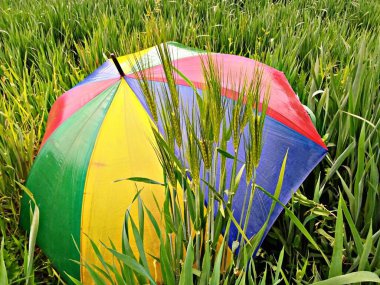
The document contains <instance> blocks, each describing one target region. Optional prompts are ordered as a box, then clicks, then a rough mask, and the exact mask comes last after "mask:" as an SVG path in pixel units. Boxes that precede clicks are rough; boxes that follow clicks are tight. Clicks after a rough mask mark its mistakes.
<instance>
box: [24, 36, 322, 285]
mask: <svg viewBox="0 0 380 285" xmlns="http://www.w3.org/2000/svg"><path fill="white" fill-rule="evenodd" d="M167 47H168V50H169V52H170V54H171V57H172V60H173V64H174V65H175V66H176V68H177V69H178V70H180V71H181V73H182V74H184V75H185V76H186V77H187V78H188V79H189V80H190V81H191V82H192V84H193V85H194V86H195V87H196V88H198V89H199V90H198V92H199V93H200V94H201V93H202V88H203V86H204V83H205V82H204V80H205V79H204V77H203V72H202V62H204V60H206V59H207V58H210V57H211V58H212V60H213V61H214V62H215V63H216V66H218V68H220V70H221V79H222V82H226V83H225V84H224V85H223V86H222V87H223V88H222V90H223V94H222V96H226V97H228V98H231V99H232V100H233V99H236V97H237V90H236V89H235V86H236V84H234V79H236V80H239V79H238V78H239V77H240V76H241V75H242V74H245V76H246V78H247V79H248V80H250V79H252V76H253V75H254V74H255V69H257V65H258V64H259V65H260V67H261V68H262V70H263V74H262V85H263V86H264V88H265V87H266V86H268V85H270V102H269V106H268V111H267V117H266V119H265V125H264V133H263V137H264V145H263V150H262V156H261V161H260V165H259V167H258V169H257V184H259V185H261V186H262V187H263V188H265V189H266V190H267V191H269V192H271V193H274V190H275V187H276V183H277V179H278V176H279V172H280V168H281V163H282V161H283V158H284V155H285V153H286V152H287V151H288V160H287V165H286V172H285V178H284V183H283V187H282V192H281V194H280V197H279V199H280V200H281V201H282V202H283V203H287V202H288V201H289V199H290V198H291V195H292V193H293V192H294V191H295V190H297V188H298V187H299V186H300V185H301V183H302V182H303V181H304V179H305V178H306V177H307V175H308V174H309V173H310V172H311V171H312V169H313V168H314V167H315V166H316V165H317V164H318V163H319V161H320V160H321V159H322V158H323V157H324V155H325V154H326V151H327V149H326V146H325V145H324V143H323V141H322V140H321V138H320V136H319V135H318V133H317V131H316V129H315V128H314V126H313V124H312V122H311V120H310V118H309V116H308V114H307V112H306V111H305V110H304V108H303V106H302V104H301V103H300V102H299V100H298V98H297V96H296V94H295V93H294V92H293V90H292V88H291V87H290V85H289V83H288V81H287V80H286V78H285V76H284V74H283V73H282V72H280V71H278V70H275V69H273V68H271V67H269V66H266V65H264V64H261V63H258V62H256V61H254V60H251V59H248V58H244V57H239V56H234V55H227V54H216V53H215V54H211V55H210V54H206V53H205V52H203V51H200V50H194V49H190V48H187V47H185V46H182V45H179V44H177V43H173V42H170V43H167ZM136 60H138V61H139V64H138V65H139V67H140V68H141V67H142V68H143V69H145V70H146V71H147V72H146V74H147V77H148V80H149V82H150V84H151V86H152V87H153V88H154V90H156V95H157V97H160V96H161V95H162V94H160V89H161V86H162V85H165V84H166V83H165V82H166V78H165V76H164V72H163V66H162V65H161V61H160V57H159V55H158V53H157V50H156V48H155V47H152V48H149V49H147V50H144V51H141V52H138V53H136V54H133V55H127V56H122V57H119V58H118V61H119V62H120V66H121V68H122V70H123V72H124V74H125V76H120V73H119V71H118V69H117V67H116V66H115V64H114V62H113V61H112V60H108V61H106V62H105V63H104V64H103V65H102V66H100V67H99V68H98V69H97V70H95V72H93V73H92V74H91V75H89V76H88V77H87V78H85V79H84V80H83V81H82V82H80V83H79V84H78V85H76V86H75V87H74V88H72V89H71V90H69V91H67V92H66V93H64V94H63V95H62V96H61V97H59V98H58V99H57V101H56V102H55V104H54V105H53V107H52V109H51V111H50V114H49V118H48V122H47V128H46V132H45V136H44V138H43V141H42V145H41V148H40V151H39V153H38V155H37V157H36V159H35V162H34V165H33V167H32V169H31V171H30V174H29V178H28V180H27V187H28V188H29V189H30V190H31V192H32V193H33V195H34V199H35V201H36V203H37V205H38V207H39V209H40V226H39V233H38V237H37V244H38V245H39V246H40V248H41V249H43V251H44V252H45V253H46V255H47V256H48V257H49V258H50V259H51V260H52V262H53V264H54V265H55V267H56V268H57V270H58V271H59V272H61V273H63V272H66V273H68V274H69V275H71V276H73V277H76V278H81V279H82V281H83V282H86V281H89V280H90V276H89V275H88V273H87V272H86V271H85V270H84V269H83V268H81V267H80V266H79V265H78V264H77V263H75V262H73V261H72V260H82V261H85V262H88V263H90V264H99V261H98V260H97V257H96V255H95V253H94V251H93V250H92V247H91V243H90V240H89V238H88V237H90V238H91V239H92V240H94V241H95V242H97V243H98V242H99V241H102V242H105V243H106V244H109V242H108V241H109V239H111V240H112V241H113V243H114V244H115V245H116V246H117V247H118V249H120V248H121V243H122V242H121V238H122V230H123V221H124V217H125V212H126V210H127V208H128V207H130V205H131V203H132V200H133V198H134V196H135V194H136V191H135V185H134V183H132V182H126V183H114V181H115V180H118V179H120V178H125V177H147V178H150V179H153V180H156V181H162V167H161V165H160V162H159V160H158V158H157V156H156V153H155V150H154V148H153V147H152V141H154V138H153V132H152V129H151V121H152V119H151V117H152V116H151V114H150V111H149V108H148V106H147V104H146V102H145V100H144V95H143V92H142V90H141V87H140V84H139V79H138V76H137V75H136V74H135V73H134V71H136V66H135V65H136V62H135V61H136ZM227 79H228V80H227ZM227 82H228V83H227ZM175 83H176V84H177V87H178V90H179V94H180V95H181V99H180V100H181V102H182V105H186V107H187V108H190V109H191V107H192V104H193V102H194V100H193V98H194V89H193V87H191V86H189V83H188V81H187V80H184V79H183V77H180V76H177V77H175ZM235 83H236V82H235ZM156 87H157V88H156ZM227 151H229V152H231V153H232V152H233V145H232V142H229V144H228V145H227ZM239 155H240V156H241V157H239V160H240V161H245V157H244V151H243V150H242V151H239ZM230 170H231V165H227V171H230ZM244 175H245V174H243V177H242V179H244ZM242 188H244V189H240V188H239V189H238V190H237V192H236V195H235V198H234V202H233V205H234V206H233V212H234V215H235V216H236V218H237V220H239V217H240V215H241V212H242V210H243V209H242V207H241V205H242V204H243V199H244V193H245V186H244V187H242ZM153 194H154V195H155V197H156V198H157V201H158V204H161V205H162V204H163V201H164V198H165V197H164V196H165V195H164V189H163V188H162V186H160V185H148V186H147V185H144V190H143V191H142V192H141V194H140V195H141V198H142V200H143V202H144V203H145V204H146V205H155V202H154V200H153ZM205 202H206V203H207V201H205ZM271 204H272V200H271V199H270V198H268V197H267V196H266V195H265V194H263V193H261V192H257V194H255V197H254V201H253V211H251V216H250V219H249V224H248V228H247V236H248V237H251V236H253V235H254V234H255V233H257V232H258V230H259V229H260V228H261V226H262V225H263V224H264V222H265V221H266V218H267V215H268V213H269V209H270V206H271ZM239 205H240V206H239ZM130 210H131V215H132V217H133V216H134V217H135V218H137V215H138V214H137V208H136V207H134V206H132V207H131V208H130ZM150 210H151V211H152V213H153V215H154V216H155V218H156V219H157V220H160V218H159V217H160V213H159V211H158V209H156V207H155V206H152V207H151V209H150ZM281 210H282V208H281V206H279V205H277V206H276V208H275V210H274V212H273V213H272V215H271V218H270V220H269V225H268V229H269V228H270V227H271V225H272V224H273V223H274V221H275V219H276V218H277V217H278V215H279V214H280V212H281ZM29 222H30V217H29V198H28V197H27V196H25V197H23V199H22V214H21V224H22V226H23V227H24V228H26V229H28V228H29ZM236 236H237V230H236V228H235V227H234V226H232V227H231V232H230V242H232V241H234V240H235V239H236ZM144 239H145V240H144V244H145V250H146V251H147V252H149V253H153V254H154V253H158V252H159V245H158V244H157V242H156V236H155V233H154V229H153V227H149V226H146V227H145V236H144ZM77 248H78V249H79V251H78V249H77ZM100 248H102V247H100ZM102 254H103V255H104V256H105V258H110V253H109V252H108V251H107V250H105V249H104V251H102ZM156 255H159V254H156ZM148 258H150V257H148ZM148 261H149V262H150V263H151V264H153V260H148ZM63 276H64V278H65V277H66V275H65V274H63Z"/></svg>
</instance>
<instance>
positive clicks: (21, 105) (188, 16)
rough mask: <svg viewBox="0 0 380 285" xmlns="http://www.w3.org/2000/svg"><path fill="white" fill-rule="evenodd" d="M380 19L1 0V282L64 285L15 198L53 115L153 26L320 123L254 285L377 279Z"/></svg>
mask: <svg viewBox="0 0 380 285" xmlns="http://www.w3.org/2000/svg"><path fill="white" fill-rule="evenodd" d="M378 15H380V3H378V2H376V1H364V0H358V1H328V0H320V1H306V0H294V1H269V2H268V1H238V0H235V1H232V0H225V1H216V0H213V1H206V0H201V1H200V0H198V1H192V0H190V1H179V0H177V1H167V0H165V1H159V0H156V1H138V0H125V1H122V0H109V1H99V2H96V1H90V0H82V1H71V0H70V1H55V0H49V1H37V0H27V1H23V2H21V1H10V0H3V1H1V3H0V91H1V93H0V204H1V207H0V232H1V238H0V240H2V246H1V254H0V273H2V275H1V276H0V283H1V282H5V281H4V280H5V279H2V278H3V277H4V276H5V275H4V272H5V271H6V272H7V280H8V281H9V283H10V284H23V283H25V281H26V280H29V277H30V276H29V273H30V271H29V270H31V272H32V275H33V281H32V282H34V283H37V284H46V283H50V284H59V283H61V282H62V281H61V277H60V276H59V274H58V273H57V272H56V271H55V270H54V268H53V267H52V264H51V262H50V261H49V260H48V259H47V258H46V257H45V256H44V254H43V252H42V251H41V250H39V249H38V248H36V249H35V250H32V252H34V256H33V255H32V252H31V250H30V249H29V246H30V245H28V239H29V237H28V235H26V233H25V232H24V231H22V230H21V229H20V228H19V215H20V197H21V195H23V194H24V192H23V191H24V190H25V188H24V187H23V185H24V183H25V181H26V179H27V176H28V172H29V170H30V167H31V165H32V163H33V159H34V157H35V155H36V153H37V151H38V149H39V145H40V142H41V140H42V136H43V134H44V130H45V126H46V121H47V116H48V112H49V110H50V108H51V106H52V104H53V103H54V101H55V99H56V98H57V97H58V96H60V95H61V94H62V93H63V92H64V91H66V90H68V89H70V88H71V87H73V86H74V85H76V84H77V83H78V82H79V81H81V80H82V79H83V78H85V77H86V76H87V75H88V74H90V73H91V72H92V71H93V70H95V68H96V67H98V66H99V65H100V64H101V63H103V62H104V61H105V60H106V59H107V58H108V56H109V54H110V52H115V53H116V54H118V55H124V54H128V53H132V52H135V51H138V50H141V49H143V48H147V47H151V46H153V45H154V42H153V41H152V37H151V30H150V27H151V26H150V23H151V22H152V20H153V21H155V22H157V23H159V25H158V26H159V27H160V29H161V30H160V33H162V34H164V35H165V37H166V39H168V40H172V41H176V42H179V43H182V44H185V45H187V46H190V47H194V48H201V49H207V50H210V51H213V52H221V53H229V54H237V55H242V56H246V57H249V58H252V59H255V60H258V61H261V62H264V63H266V64H268V65H270V66H272V67H274V68H276V69H279V70H281V71H283V72H284V73H285V75H286V77H287V78H288V80H289V82H290V84H291V86H292V88H293V90H294V91H295V92H296V93H297V95H298V96H299V99H300V100H301V102H302V103H303V104H305V105H306V106H308V108H309V109H310V110H311V111H312V112H313V113H314V114H315V118H316V119H315V125H316V128H317V130H318V132H319V134H321V136H322V137H323V139H324V141H325V143H326V145H327V146H328V150H329V152H328V155H327V156H326V158H325V159H324V160H323V161H322V162H321V163H320V164H319V166H318V167H317V168H316V169H315V170H314V171H313V172H312V173H311V175H310V176H309V177H308V178H307V180H306V181H305V182H304V184H303V185H302V186H301V187H300V189H299V190H298V191H297V192H296V193H295V195H294V196H293V198H292V200H291V202H290V203H289V204H288V205H287V208H288V209H289V210H290V211H286V212H285V211H284V212H283V213H282V215H281V216H280V217H279V219H278V220H277V222H276V223H275V225H274V226H273V228H272V229H271V231H270V232H269V234H268V236H267V238H266V240H265V242H264V243H263V245H262V248H261V249H260V251H259V254H258V256H257V258H256V259H255V261H254V264H255V265H254V268H255V269H254V274H253V275H252V276H253V277H254V280H252V282H254V283H252V284H275V283H276V284H279V283H281V282H283V283H284V284H309V283H313V282H317V281H320V280H325V279H328V278H333V277H336V278H337V279H334V280H333V281H331V282H330V283H325V284H347V283H354V282H359V281H361V280H371V278H372V280H374V281H375V277H374V276H376V275H379V274H380V215H379V209H380V188H379V165H380V149H379V148H380V132H379V131H380V96H379V95H380V94H379V90H380V89H379V88H380V37H379V32H380V18H379V17H378ZM289 212H291V213H294V216H295V217H296V218H297V221H300V222H301V224H302V225H303V227H304V228H305V229H306V230H307V232H308V233H309V235H310V237H311V238H312V239H313V240H314V241H315V242H316V244H318V246H319V247H320V249H321V251H319V250H317V249H316V248H315V247H314V246H313V245H312V244H311V243H310V239H309V238H307V237H306V236H305V234H304V233H303V232H302V231H300V227H299V226H297V225H296V224H295V219H294V217H293V216H292V215H291V214H289ZM31 248H32V249H33V247H31ZM321 252H322V253H323V254H321ZM30 259H31V260H30ZM326 260H327V262H326ZM364 271H365V273H359V274H356V275H355V273H356V272H364ZM28 272H29V273H28ZM370 272H372V273H374V274H371V273H370ZM347 274H351V275H347ZM350 278H351V279H350ZM355 278H357V279H355ZM366 278H367V279H366ZM339 282H341V283H339ZM1 284H2V283H1ZM5 284H6V283H5Z"/></svg>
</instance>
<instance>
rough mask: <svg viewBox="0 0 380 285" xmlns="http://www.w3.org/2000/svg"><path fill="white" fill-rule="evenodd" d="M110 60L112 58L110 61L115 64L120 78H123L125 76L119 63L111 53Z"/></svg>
mask: <svg viewBox="0 0 380 285" xmlns="http://www.w3.org/2000/svg"><path fill="white" fill-rule="evenodd" d="M111 58H112V61H113V63H114V64H115V66H116V68H117V71H119V73H120V76H121V77H124V76H125V73H124V71H123V69H122V68H121V66H120V63H119V61H118V60H117V58H116V56H115V54H114V53H111Z"/></svg>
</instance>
